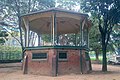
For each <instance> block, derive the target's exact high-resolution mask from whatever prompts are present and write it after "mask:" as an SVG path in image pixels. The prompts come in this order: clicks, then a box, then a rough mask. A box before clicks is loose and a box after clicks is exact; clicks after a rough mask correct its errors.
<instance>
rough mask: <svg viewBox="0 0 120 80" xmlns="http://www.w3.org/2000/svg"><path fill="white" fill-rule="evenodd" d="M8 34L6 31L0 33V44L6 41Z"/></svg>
mask: <svg viewBox="0 0 120 80" xmlns="http://www.w3.org/2000/svg"><path fill="white" fill-rule="evenodd" d="M7 36H8V33H7V32H6V31H0V44H4V43H5V41H6V40H7V38H6V37H7Z"/></svg>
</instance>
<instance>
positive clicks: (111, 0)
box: [81, 0, 120, 71]
mask: <svg viewBox="0 0 120 80" xmlns="http://www.w3.org/2000/svg"><path fill="white" fill-rule="evenodd" d="M81 8H82V10H84V11H85V12H90V13H91V14H92V15H95V16H94V17H96V18H97V20H98V27H99V31H100V33H101V44H102V51H103V67H102V70H103V71H107V58H106V51H107V46H108V42H109V40H110V34H111V32H112V29H113V27H114V26H115V24H118V23H119V22H120V0H82V4H81Z"/></svg>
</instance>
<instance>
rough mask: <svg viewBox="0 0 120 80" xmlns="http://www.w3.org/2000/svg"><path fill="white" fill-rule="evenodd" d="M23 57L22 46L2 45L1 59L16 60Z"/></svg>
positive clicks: (0, 50)
mask: <svg viewBox="0 0 120 80" xmlns="http://www.w3.org/2000/svg"><path fill="white" fill-rule="evenodd" d="M21 58H22V50H21V48H20V47H13V46H0V60H7V59H8V60H14V59H21Z"/></svg>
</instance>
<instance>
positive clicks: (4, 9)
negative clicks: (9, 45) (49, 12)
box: [0, 0, 55, 50]
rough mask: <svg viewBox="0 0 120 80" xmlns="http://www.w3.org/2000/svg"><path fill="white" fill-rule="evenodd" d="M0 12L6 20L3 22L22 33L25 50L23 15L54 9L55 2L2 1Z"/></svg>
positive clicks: (33, 0)
mask: <svg viewBox="0 0 120 80" xmlns="http://www.w3.org/2000/svg"><path fill="white" fill-rule="evenodd" d="M0 4H1V5H0V6H1V7H0V11H1V13H0V14H2V15H3V16H4V18H3V20H4V21H5V22H7V23H8V24H10V25H12V26H13V27H14V28H17V29H19V32H20V45H21V47H22V50H24V45H23V40H22V37H23V35H22V29H21V26H20V25H21V23H20V22H21V15H23V14H27V13H30V12H35V11H39V10H43V9H46V8H50V7H54V6H55V1H54V0H0Z"/></svg>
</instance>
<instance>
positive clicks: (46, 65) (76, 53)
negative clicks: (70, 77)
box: [25, 49, 86, 76]
mask: <svg viewBox="0 0 120 80" xmlns="http://www.w3.org/2000/svg"><path fill="white" fill-rule="evenodd" d="M59 51H67V60H66V61H59V60H58V75H59V74H71V73H81V68H80V50H70V49H66V50H65V49H58V50H55V49H47V50H31V51H26V52H25V53H26V55H28V70H27V72H28V74H29V73H30V74H40V75H49V76H52V70H53V67H52V58H53V55H54V56H55V55H56V53H57V52H59ZM40 52H47V54H48V58H47V60H43V61H34V60H32V53H40ZM83 54H84V51H83ZM83 60H85V59H83ZM83 62H84V63H85V61H83ZM85 66H86V65H85V64H84V65H83V68H84V69H85Z"/></svg>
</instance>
